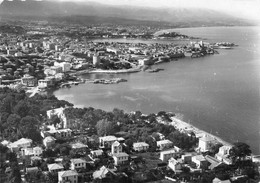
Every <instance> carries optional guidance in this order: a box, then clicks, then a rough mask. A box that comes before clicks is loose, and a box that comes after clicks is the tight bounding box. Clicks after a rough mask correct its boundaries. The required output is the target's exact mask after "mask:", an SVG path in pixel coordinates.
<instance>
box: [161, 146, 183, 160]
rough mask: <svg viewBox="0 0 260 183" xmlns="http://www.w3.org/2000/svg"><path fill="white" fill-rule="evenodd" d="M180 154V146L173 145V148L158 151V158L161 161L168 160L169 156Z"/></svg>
mask: <svg viewBox="0 0 260 183" xmlns="http://www.w3.org/2000/svg"><path fill="white" fill-rule="evenodd" d="M179 154H180V148H178V147H176V146H174V148H172V149H169V150H166V151H161V152H160V158H159V159H160V160H162V161H163V162H166V161H168V160H169V159H170V158H172V157H174V156H177V155H179Z"/></svg>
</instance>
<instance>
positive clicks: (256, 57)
mask: <svg viewBox="0 0 260 183" xmlns="http://www.w3.org/2000/svg"><path fill="white" fill-rule="evenodd" d="M175 31H178V32H180V33H182V34H187V35H190V36H194V37H201V38H207V40H206V41H207V42H219V41H228V42H234V43H236V44H238V45H239V46H238V47H235V48H234V49H232V50H219V53H220V54H219V55H213V56H206V57H203V58H198V59H191V58H184V59H180V60H179V61H177V62H170V63H164V64H161V65H158V66H156V67H159V68H163V69H165V70H164V71H161V72H158V73H147V72H139V73H132V74H118V75H108V74H91V75H85V76H83V77H84V78H92V79H95V78H112V77H121V78H125V79H127V80H128V82H126V83H120V84H118V85H94V84H83V85H79V86H73V87H72V88H70V89H60V90H58V91H56V92H54V94H55V95H56V96H57V97H58V98H59V99H64V100H68V101H69V102H71V103H73V104H75V105H76V106H78V107H89V106H92V107H94V108H101V109H104V110H113V108H119V109H123V110H125V111H128V112H129V111H137V110H140V111H142V112H143V113H152V112H158V111H161V110H165V111H173V112H176V113H182V114H184V120H186V121H188V122H190V123H191V124H193V125H195V126H197V127H199V128H201V129H203V130H206V131H208V132H211V133H212V134H215V135H218V136H220V137H222V138H223V139H224V140H227V141H229V142H235V141H243V142H246V143H248V144H249V145H250V146H251V149H252V150H253V152H254V153H255V154H259V153H260V87H259V86H260V39H259V38H260V27H212V28H185V29H177V30H175ZM103 41H104V40H103ZM106 41H114V42H116V41H121V42H124V41H126V40H125V39H118V40H106ZM127 41H128V42H138V41H143V42H146V43H151V42H158V41H155V40H153V41H148V40H138V41H137V40H127ZM159 42H161V43H163V42H169V41H163V40H160V41H159ZM172 42H176V43H179V42H180V41H178V42H177V41H172Z"/></svg>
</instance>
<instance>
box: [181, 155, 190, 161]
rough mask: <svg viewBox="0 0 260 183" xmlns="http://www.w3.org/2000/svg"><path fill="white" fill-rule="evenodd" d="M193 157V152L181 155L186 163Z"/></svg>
mask: <svg viewBox="0 0 260 183" xmlns="http://www.w3.org/2000/svg"><path fill="white" fill-rule="evenodd" d="M191 158H192V154H183V155H181V159H182V160H183V162H184V163H190V162H191Z"/></svg>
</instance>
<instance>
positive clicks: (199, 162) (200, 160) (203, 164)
mask: <svg viewBox="0 0 260 183" xmlns="http://www.w3.org/2000/svg"><path fill="white" fill-rule="evenodd" d="M191 161H192V162H193V163H195V164H196V167H197V168H201V169H206V168H207V167H208V162H207V160H206V159H205V157H204V156H202V155H196V156H193V157H192V158H191Z"/></svg>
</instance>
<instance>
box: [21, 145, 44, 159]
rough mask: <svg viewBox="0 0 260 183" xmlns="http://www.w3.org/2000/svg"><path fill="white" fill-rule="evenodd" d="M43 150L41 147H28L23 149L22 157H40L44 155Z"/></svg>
mask: <svg viewBox="0 0 260 183" xmlns="http://www.w3.org/2000/svg"><path fill="white" fill-rule="evenodd" d="M42 151H43V149H42V148H41V147H33V148H30V147H27V148H22V149H21V155H22V156H38V157H39V156H40V155H41V154H42Z"/></svg>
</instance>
